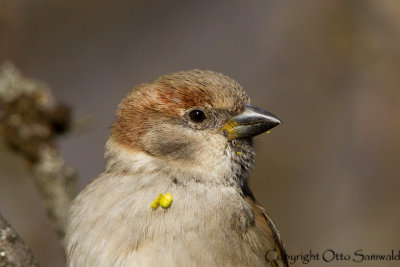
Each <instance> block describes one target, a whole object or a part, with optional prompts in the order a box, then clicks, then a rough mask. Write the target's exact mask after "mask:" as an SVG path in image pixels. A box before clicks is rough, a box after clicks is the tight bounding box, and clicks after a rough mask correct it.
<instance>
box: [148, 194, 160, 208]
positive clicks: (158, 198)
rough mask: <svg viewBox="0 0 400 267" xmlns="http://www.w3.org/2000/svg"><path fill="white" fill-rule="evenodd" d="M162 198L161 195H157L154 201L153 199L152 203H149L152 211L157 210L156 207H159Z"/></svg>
mask: <svg viewBox="0 0 400 267" xmlns="http://www.w3.org/2000/svg"><path fill="white" fill-rule="evenodd" d="M162 198H163V194H159V195H158V197H157V198H156V199H154V201H153V203H151V207H152V208H153V209H156V208H158V205H160V200H161V199H162Z"/></svg>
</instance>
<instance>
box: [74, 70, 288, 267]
mask: <svg viewBox="0 0 400 267" xmlns="http://www.w3.org/2000/svg"><path fill="white" fill-rule="evenodd" d="M249 101H250V100H249V98H248V96H247V94H246V93H245V91H244V90H243V89H242V88H241V87H240V85H239V84H238V83H236V82H235V81H234V80H232V79H230V78H229V77H226V76H224V75H222V74H219V73H216V72H212V71H201V70H193V71H185V72H178V73H173V74H169V75H165V76H162V77H160V78H159V79H157V80H155V81H153V82H151V83H144V84H140V85H138V86H136V87H135V88H134V89H133V90H132V91H131V92H130V93H129V94H128V96H127V97H126V98H125V99H124V100H123V101H122V103H121V104H120V106H119V109H118V111H117V116H116V120H115V123H114V124H113V127H112V134H111V136H110V138H109V140H108V142H107V145H106V153H105V155H106V158H107V166H106V170H105V172H104V173H102V174H101V175H100V176H99V177H97V178H96V179H94V180H93V181H92V182H91V183H90V184H89V185H87V186H86V188H85V189H84V190H83V191H82V192H81V193H80V194H79V196H78V197H77V198H76V200H75V201H74V203H73V205H72V208H71V212H70V221H69V225H68V229H67V236H66V247H67V260H68V265H69V266H70V267H78V266H156V265H158V264H161V263H162V264H163V265H165V266H287V261H286V259H285V252H284V249H283V246H282V243H281V241H280V238H279V234H278V231H277V230H276V228H275V226H274V225H273V223H272V221H271V220H270V219H269V217H268V216H267V215H266V213H265V211H264V209H263V208H262V207H260V206H259V205H258V204H257V203H256V201H255V199H254V197H253V195H252V193H251V191H250V189H249V187H248V172H249V169H250V168H251V166H252V163H253V155H254V152H253V146H252V141H251V137H252V136H253V135H256V134H258V133H260V132H261V131H264V130H265V129H267V128H268V129H269V128H272V127H273V126H275V125H277V124H278V123H279V120H277V119H276V118H275V117H273V116H272V114H269V113H267V112H264V111H260V110H258V109H254V108H253V107H251V106H250V105H249ZM248 110H250V111H248ZM193 111H200V112H202V113H203V114H204V118H202V120H201V121H200V120H198V121H196V120H193V118H192V112H193ZM259 111H260V112H261V113H262V114H263V115H262V116H263V117H261V115H258V112H259ZM249 112H250V113H251V112H253V113H251V115H246V116H243V114H250V113H249ZM270 115H271V116H270ZM250 117H251V120H252V121H251V123H250V124H251V125H252V126H251V127H253V128H250V127H249V125H250V124H249V119H248V118H250ZM256 117H257V119H255V118H256ZM243 120H245V121H244V122H243ZM267 122H268V123H270V124H268V123H267ZM271 123H272V124H271ZM267 124H268V127H267V126H266V125H267ZM243 127H244V128H243ZM260 127H261V128H260ZM243 129H244V130H243ZM260 129H261V130H260ZM233 132H234V133H235V134H234V135H233V134H232V133H233ZM232 136H234V137H232ZM237 136H239V137H237ZM167 192H169V193H171V194H172V196H173V199H174V200H173V203H172V204H171V206H170V207H168V208H166V209H164V208H161V207H159V208H158V209H152V208H151V207H150V204H151V203H152V201H153V200H154V198H156V197H157V196H158V194H159V193H167ZM269 251H272V252H271V253H268V252H269ZM271 257H272V260H271ZM274 257H275V259H274ZM276 257H278V258H283V260H279V259H278V260H277V259H276Z"/></svg>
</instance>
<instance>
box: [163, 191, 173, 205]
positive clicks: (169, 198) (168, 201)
mask: <svg viewBox="0 0 400 267" xmlns="http://www.w3.org/2000/svg"><path fill="white" fill-rule="evenodd" d="M171 203H172V196H171V194H170V193H166V194H165V195H164V196H163V197H161V199H160V205H161V207H163V208H168V207H169V205H171Z"/></svg>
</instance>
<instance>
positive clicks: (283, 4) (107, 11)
mask: <svg viewBox="0 0 400 267" xmlns="http://www.w3.org/2000/svg"><path fill="white" fill-rule="evenodd" d="M0 4H1V8H0V61H5V60H8V61H12V62H14V63H15V64H16V66H17V67H18V68H19V69H20V70H21V71H22V72H23V73H24V74H25V75H26V76H29V77H32V78H34V79H37V80H40V81H43V82H45V83H47V84H48V85H49V86H50V87H51V88H52V90H53V92H54V95H55V96H56V97H57V99H59V100H61V101H63V102H65V103H68V104H70V105H71V106H72V107H73V110H74V116H75V117H76V118H79V117H82V116H91V117H92V119H93V124H92V126H90V127H89V128H88V129H87V130H86V131H84V132H82V133H75V134H71V135H69V136H66V137H64V138H62V139H61V140H60V142H59V147H60V149H61V153H62V155H63V156H64V157H65V160H66V161H67V163H68V164H69V165H70V166H72V167H74V168H75V169H76V170H77V171H78V173H79V177H80V187H81V188H82V187H83V186H84V185H85V184H87V183H88V182H89V181H90V179H92V178H94V177H95V176H96V175H97V174H99V173H100V172H102V170H103V169H104V160H103V152H104V144H105V142H106V140H107V137H108V134H109V127H110V125H111V123H112V121H113V118H114V112H115V110H116V107H117V105H118V103H119V101H120V100H121V99H122V98H123V97H124V96H125V95H126V94H127V92H128V91H129V90H130V89H131V88H132V87H133V86H134V85H136V84H138V83H140V82H144V81H149V80H153V79H155V78H157V77H158V76H159V75H162V74H165V73H169V72H173V71H179V70H185V69H192V68H202V69H211V70H215V71H219V72H222V73H224V74H226V75H229V76H231V77H233V78H234V79H236V80H237V81H238V82H239V83H240V84H241V85H242V86H243V87H244V88H245V89H246V90H247V91H248V93H249V95H250V97H251V98H252V101H253V103H255V104H256V105H259V106H262V107H264V108H266V109H267V110H269V111H271V112H273V113H274V114H276V115H278V116H279V117H280V118H281V119H282V120H283V121H284V123H283V125H281V126H279V127H277V128H276V129H274V130H273V131H271V133H270V134H269V135H262V136H259V137H257V138H256V143H257V152H258V155H257V157H256V166H255V169H254V171H253V172H252V176H251V179H252V180H251V187H252V188H253V191H254V193H255V196H256V198H257V199H258V200H259V201H260V202H261V203H262V205H263V206H264V207H265V208H266V209H267V211H268V212H269V213H270V215H271V216H272V217H273V219H274V221H275V223H276V224H277V225H278V228H279V229H280V232H281V235H282V238H283V240H284V241H285V244H286V248H287V251H288V253H289V254H292V255H298V254H300V253H303V254H304V253H307V252H308V251H309V250H310V249H312V251H313V252H319V253H320V254H321V253H322V252H323V251H324V250H326V249H334V250H335V251H337V252H343V253H345V254H351V255H352V254H353V252H354V251H355V250H357V249H363V250H364V251H365V252H369V253H390V252H391V249H395V251H396V252H397V251H398V250H399V249H400V242H399V241H400V238H399V236H400V230H399V227H398V226H399V224H400V214H399V204H400V197H399V195H398V189H399V186H400V179H399V178H400V175H399V174H400V153H399V152H400V138H399V136H400V123H399V122H400V121H399V114H400V88H399V85H400V75H399V67H400V16H399V11H400V2H398V1H395V0H382V1H372V0H364V1H361V0H358V1H346V0H340V1H333V0H327V1H317V0H304V1H245V0H241V1H239V0H238V1H151V2H150V1H132V0H131V1H112V2H111V1H104V0H96V1H94V0H85V1H66V0H59V1H51V0H37V1H23V0H1V2H0ZM25 167H26V166H25V165H24V163H23V162H22V161H21V160H20V159H19V158H18V157H17V156H15V155H13V154H10V153H9V152H6V151H4V150H1V152H0V211H1V212H2V214H3V215H4V216H5V217H6V218H7V219H8V220H9V221H10V222H11V224H12V225H13V226H14V227H15V228H16V229H17V231H18V232H19V233H20V234H21V236H22V237H23V239H24V240H25V241H26V243H27V244H28V245H29V246H30V247H31V248H32V249H33V252H34V254H35V255H36V257H37V258H38V260H39V262H40V264H41V265H42V266H63V265H64V263H63V260H62V258H63V257H62V250H61V248H60V247H59V246H58V244H57V240H56V237H55V234H54V233H53V232H52V230H51V225H50V223H49V222H48V220H47V218H46V216H45V213H44V209H43V207H42V203H41V200H40V198H39V196H38V194H37V192H36V191H35V188H34V185H33V184H32V181H31V180H30V177H29V175H28V172H27V170H26V168H25ZM308 265H309V266H325V265H326V266H328V265H329V266H344V265H346V266H397V265H398V262H388V261H383V262H382V261H370V262H363V263H352V262H347V261H335V262H334V263H331V264H328V263H324V262H322V261H318V262H312V263H311V264H308ZM294 266H302V264H300V263H296V264H295V265H294Z"/></svg>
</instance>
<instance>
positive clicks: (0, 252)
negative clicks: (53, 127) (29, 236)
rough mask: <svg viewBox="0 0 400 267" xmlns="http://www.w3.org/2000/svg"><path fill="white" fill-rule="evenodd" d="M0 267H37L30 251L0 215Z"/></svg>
mask: <svg viewBox="0 0 400 267" xmlns="http://www.w3.org/2000/svg"><path fill="white" fill-rule="evenodd" d="M0 266H16V267H37V266H39V265H38V264H37V262H36V260H35V258H34V257H33V254H32V252H31V250H30V249H29V248H28V247H27V246H26V245H25V243H24V242H23V241H22V240H21V238H20V237H19V236H18V234H17V233H16V232H15V231H14V230H13V229H12V228H11V226H10V225H9V224H8V222H7V221H6V220H5V219H4V218H3V217H2V216H1V214H0Z"/></svg>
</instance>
